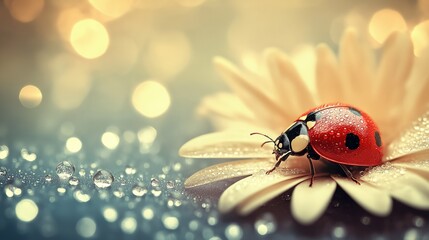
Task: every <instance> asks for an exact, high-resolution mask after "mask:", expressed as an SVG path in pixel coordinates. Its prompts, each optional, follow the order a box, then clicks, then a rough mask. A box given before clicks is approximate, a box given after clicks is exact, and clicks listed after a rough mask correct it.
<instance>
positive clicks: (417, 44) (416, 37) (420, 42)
mask: <svg viewBox="0 0 429 240" xmlns="http://www.w3.org/2000/svg"><path fill="white" fill-rule="evenodd" d="M411 39H412V41H413V45H414V55H416V56H420V55H421V54H422V52H423V51H424V50H425V49H427V48H428V47H429V20H427V21H424V22H421V23H419V24H418V25H416V26H415V27H414V29H413V30H412V32H411Z"/></svg>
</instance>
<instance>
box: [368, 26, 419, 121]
mask: <svg viewBox="0 0 429 240" xmlns="http://www.w3.org/2000/svg"><path fill="white" fill-rule="evenodd" d="M383 50H384V51H383V56H382V59H381V61H380V65H379V68H378V72H377V81H376V86H375V88H374V89H373V91H374V92H373V93H374V94H375V95H376V96H377V98H378V99H383V104H384V105H386V106H397V105H400V104H401V102H402V100H403V96H404V90H405V83H406V80H407V79H408V76H409V75H410V72H411V67H412V65H413V60H414V54H413V47H412V43H411V39H410V35H409V34H408V33H400V32H395V33H393V34H392V35H390V37H389V38H388V39H387V40H386V42H385V44H384V49H383ZM398 59H400V61H398ZM391 86H395V87H394V88H392V87H391ZM386 89H389V91H386ZM385 110H389V109H385ZM383 114H384V115H385V114H386V112H385V111H383ZM391 117H393V116H387V118H391Z"/></svg>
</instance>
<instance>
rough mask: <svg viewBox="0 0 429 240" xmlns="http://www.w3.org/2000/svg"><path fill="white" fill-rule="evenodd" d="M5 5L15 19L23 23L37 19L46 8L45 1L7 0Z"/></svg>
mask: <svg viewBox="0 0 429 240" xmlns="http://www.w3.org/2000/svg"><path fill="white" fill-rule="evenodd" d="M4 3H5V5H6V7H8V8H9V11H10V14H11V15H12V16H13V18H15V19H16V20H18V21H20V22H23V23H27V22H31V21H33V20H34V19H36V18H37V16H39V15H40V13H41V12H42V10H43V7H44V6H45V1H44V0H6V1H4Z"/></svg>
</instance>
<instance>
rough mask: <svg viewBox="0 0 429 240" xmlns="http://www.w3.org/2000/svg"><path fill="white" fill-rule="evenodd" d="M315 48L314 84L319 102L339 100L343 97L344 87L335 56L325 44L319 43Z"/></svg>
mask: <svg viewBox="0 0 429 240" xmlns="http://www.w3.org/2000/svg"><path fill="white" fill-rule="evenodd" d="M316 50H317V64H316V84H317V92H318V93H319V97H320V102H322V103H331V102H341V101H342V99H343V97H344V96H343V94H344V87H343V81H341V78H340V73H339V70H338V62H337V58H336V56H335V55H334V53H333V52H332V50H331V49H330V48H329V47H328V46H327V45H325V44H321V45H319V46H318V47H317V49H316Z"/></svg>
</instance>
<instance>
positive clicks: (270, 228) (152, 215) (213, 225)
mask: <svg viewBox="0 0 429 240" xmlns="http://www.w3.org/2000/svg"><path fill="white" fill-rule="evenodd" d="M8 155H9V148H8V147H7V146H6V145H0V160H5V159H6V158H7V157H8ZM20 157H21V158H22V159H23V160H26V161H24V162H33V161H35V160H36V159H37V158H38V155H36V153H34V152H33V151H31V150H29V149H26V148H21V150H20ZM185 162H186V161H185ZM54 166H55V165H54ZM35 167H37V165H34V166H33V168H32V170H36V169H35ZM90 167H91V170H89V174H88V170H86V169H85V168H79V169H78V170H77V169H76V167H75V165H74V164H73V161H71V160H62V161H60V162H58V163H57V164H56V166H55V167H54V169H53V170H54V171H46V170H45V171H43V172H44V174H43V173H42V176H40V177H37V180H36V178H33V180H34V182H40V183H41V184H44V186H42V188H44V187H46V186H50V187H53V189H55V191H56V192H57V194H58V195H59V196H68V195H67V193H68V192H70V193H71V194H70V195H71V196H72V197H73V198H74V199H75V200H76V201H77V202H79V203H86V202H89V201H91V200H92V199H93V198H94V195H93V194H91V190H90V189H91V188H88V182H89V183H90V184H92V185H93V186H95V189H96V190H98V191H96V192H99V196H100V198H103V197H104V198H105V199H108V195H110V194H112V195H113V196H114V197H116V198H117V199H128V200H129V199H130V197H134V199H137V201H128V200H126V201H125V202H126V204H127V206H136V204H137V203H138V202H140V201H139V200H138V199H144V197H146V196H150V197H151V198H152V200H149V201H148V203H147V204H146V203H144V204H143V206H142V207H141V211H139V212H140V215H141V219H140V218H138V217H137V216H136V214H135V213H132V214H130V211H129V210H125V213H121V206H120V204H119V206H117V203H116V204H113V203H112V204H107V205H104V206H100V210H101V215H102V216H103V218H104V219H105V221H106V222H110V223H117V224H119V226H120V229H121V230H122V232H123V233H124V234H136V233H138V231H139V230H138V229H140V231H141V228H142V227H141V226H140V225H141V222H139V221H151V222H152V223H153V224H154V222H156V221H158V223H157V224H155V226H158V227H153V226H154V225H152V227H150V226H151V225H147V224H146V225H145V226H146V229H143V232H146V233H147V232H152V231H154V232H153V235H154V239H166V238H169V237H172V235H171V234H173V233H174V232H175V231H178V230H179V229H180V232H181V233H180V234H181V235H180V236H185V238H186V239H212V240H216V239H225V238H226V239H243V237H244V235H245V234H244V233H245V228H244V227H243V226H241V225H240V224H237V223H235V222H232V223H231V222H229V223H228V222H227V223H226V225H225V224H220V217H219V213H218V211H217V209H216V208H215V207H214V204H213V202H211V201H210V200H201V199H198V200H197V199H196V198H194V197H189V196H186V194H184V193H183V188H182V186H180V185H181V184H182V182H181V180H180V179H176V180H167V179H168V178H169V177H166V175H168V170H166V171H164V169H163V172H164V173H167V174H160V175H158V176H157V177H151V178H150V179H148V181H149V183H148V184H147V185H145V184H144V181H143V178H142V175H141V174H138V171H137V168H136V167H134V166H132V165H126V166H124V168H123V169H122V173H123V174H125V176H130V178H128V180H129V179H134V180H136V179H137V181H134V183H132V181H127V180H125V178H124V176H123V174H118V176H117V177H116V178H115V177H114V174H112V172H111V171H109V170H108V169H97V170H95V169H96V165H94V166H90ZM169 167H170V170H172V171H173V172H175V173H174V174H173V175H174V176H176V175H177V173H178V172H179V171H180V169H181V167H182V166H181V163H180V162H176V163H173V164H172V165H171V166H169ZM115 170H117V169H115ZM13 171H14V170H12V171H10V172H9V171H8V169H7V168H6V167H4V166H0V184H5V185H4V193H5V195H6V196H7V197H8V198H10V199H16V200H17V201H18V203H17V204H16V205H15V207H14V208H15V209H14V210H15V216H16V218H17V219H18V220H20V221H21V222H27V223H30V222H37V221H38V220H37V217H38V215H39V221H40V215H43V214H41V213H40V212H39V207H40V205H38V201H36V200H35V199H32V198H31V196H35V194H36V191H37V190H36V189H37V188H29V189H25V188H26V187H24V186H23V184H22V183H24V182H19V181H20V180H19V179H18V178H17V177H16V176H15V178H14V179H13V177H11V176H12V175H13V173H12V172H13ZM18 171H19V172H20V173H21V175H22V174H24V175H25V173H24V172H21V171H20V170H18ZM32 172H33V171H32ZM53 172H54V173H53ZM32 174H33V175H34V173H32ZM17 175H19V174H17ZM24 175H22V176H24ZM55 175H56V176H55ZM26 176H28V175H26ZM115 176H116V172H115ZM174 176H172V177H174ZM88 177H89V178H88ZM2 178H3V180H2ZM5 179H6V181H4V180H5ZM22 179H25V177H23V178H22ZM40 179H41V180H42V181H40ZM89 179H90V181H88V180H89ZM170 179H172V178H170ZM25 181H26V184H30V185H31V184H32V183H31V179H29V178H27V179H26V180H25ZM1 182H2V183H1ZM17 182H18V183H17ZM135 182H137V183H135ZM115 183H116V184H117V185H116V186H117V187H116V186H115ZM57 184H58V185H57ZM33 185H34V187H36V185H35V184H33ZM39 186H40V185H39ZM67 186H69V187H71V191H70V189H68V187H67ZM127 192H128V193H129V194H127ZM166 192H168V193H166ZM95 196H97V195H95ZM184 196H185V197H184ZM153 198H155V199H158V201H153ZM49 201H51V202H52V200H51V199H50V200H49ZM133 204H134V205H133ZM195 204H196V205H197V207H195ZM186 205H187V206H186ZM190 205H191V206H190ZM165 207H167V209H165ZM133 209H135V208H134V207H133ZM133 211H134V210H133ZM122 215H123V216H122ZM139 219H140V220H139ZM38 225H40V227H41V228H42V229H41V232H42V234H43V235H44V236H45V237H53V236H55V234H58V230H54V229H53V228H54V227H52V226H54V224H38ZM148 226H149V227H148ZM100 228H101V226H100V224H99V223H98V222H97V218H96V217H94V216H93V215H91V214H88V215H87V216H83V217H81V218H80V219H79V220H78V221H77V222H76V225H75V229H76V233H77V235H78V236H80V237H84V238H91V237H94V236H97V232H98V233H99V232H100V231H102V230H101V229H100ZM143 228H144V227H143ZM154 229H155V230H154ZM183 229H185V230H183ZM276 229H277V223H276V221H275V218H274V217H273V216H272V215H271V214H269V213H268V214H264V215H262V216H261V217H260V218H258V219H256V220H255V222H254V226H253V230H254V231H255V232H256V233H258V234H259V235H260V236H265V235H269V234H272V233H274V232H275V231H276ZM174 234H177V233H174ZM174 234H173V235H174ZM177 236H178V235H177ZM177 236H176V238H174V237H173V238H172V239H177Z"/></svg>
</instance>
